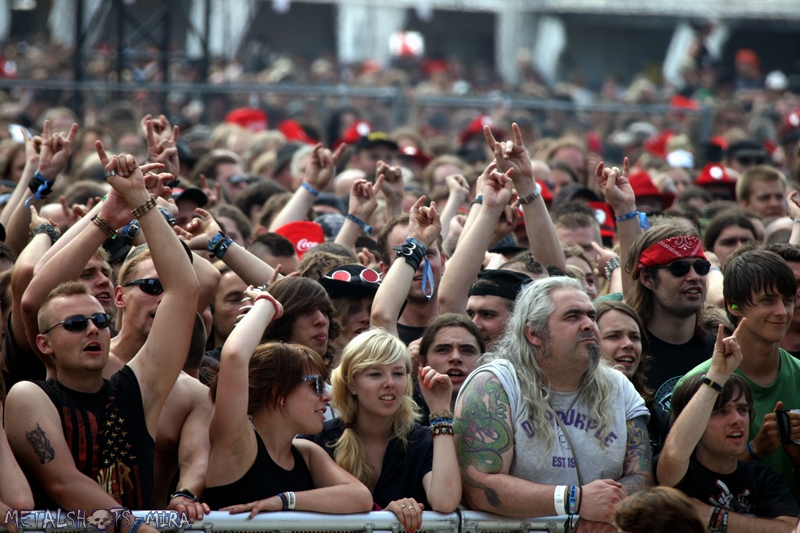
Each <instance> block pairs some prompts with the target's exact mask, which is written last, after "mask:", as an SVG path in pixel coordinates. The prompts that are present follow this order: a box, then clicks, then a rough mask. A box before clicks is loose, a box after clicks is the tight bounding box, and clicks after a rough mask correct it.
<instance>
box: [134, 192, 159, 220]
mask: <svg viewBox="0 0 800 533" xmlns="http://www.w3.org/2000/svg"><path fill="white" fill-rule="evenodd" d="M155 206H156V199H155V198H153V197H152V196H151V197H150V199H149V200H147V201H146V202H145V203H143V204H142V205H140V206H139V207H137V208H136V209H131V215H133V218H141V216H142V215H144V214H145V213H147V212H148V211H150V210H151V209H153V208H154V207H155Z"/></svg>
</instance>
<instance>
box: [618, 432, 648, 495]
mask: <svg viewBox="0 0 800 533" xmlns="http://www.w3.org/2000/svg"><path fill="white" fill-rule="evenodd" d="M626 426H627V429H628V442H627V449H626V451H625V464H624V465H623V469H622V476H623V477H622V479H620V480H619V482H620V483H622V484H623V486H624V487H625V491H626V492H627V493H628V494H629V495H630V494H633V493H634V492H636V491H638V490H641V489H644V488H646V487H649V486H651V485H652V484H653V453H652V451H651V450H650V436H649V435H648V433H647V422H646V419H645V417H644V416H637V417H636V418H634V419H632V420H628V421H627V423H626Z"/></svg>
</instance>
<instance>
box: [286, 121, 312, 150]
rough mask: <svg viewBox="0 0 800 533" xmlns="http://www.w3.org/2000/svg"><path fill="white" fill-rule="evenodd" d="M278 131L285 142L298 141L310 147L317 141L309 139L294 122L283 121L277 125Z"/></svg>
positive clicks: (304, 131)
mask: <svg viewBox="0 0 800 533" xmlns="http://www.w3.org/2000/svg"><path fill="white" fill-rule="evenodd" d="M278 131H280V132H281V133H283V136H284V137H286V140H287V141H300V142H303V143H306V144H310V145H312V146H314V145H316V144H317V141H316V140H314V139H312V138H311V137H309V136H308V134H307V133H306V130H304V129H303V127H302V126H301V125H300V124H299V123H298V122H297V121H296V120H292V119H287V120H284V121H283V122H281V123H280V124H279V125H278Z"/></svg>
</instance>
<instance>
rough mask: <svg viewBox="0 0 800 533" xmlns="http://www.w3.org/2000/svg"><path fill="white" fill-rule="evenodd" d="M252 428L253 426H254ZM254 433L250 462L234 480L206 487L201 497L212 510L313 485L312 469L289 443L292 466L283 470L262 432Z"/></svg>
mask: <svg viewBox="0 0 800 533" xmlns="http://www.w3.org/2000/svg"><path fill="white" fill-rule="evenodd" d="M254 431H255V430H254ZM255 433H256V441H257V442H258V453H257V454H256V460H255V462H254V463H253V466H251V467H250V469H249V470H248V471H247V472H246V473H245V475H243V476H242V477H241V478H239V479H238V480H237V481H234V482H233V483H230V484H228V485H221V486H219V487H206V490H205V492H204V493H203V501H204V502H205V503H207V504H208V506H209V507H211V509H212V510H218V509H221V508H223V507H228V506H229V505H239V504H242V503H250V502H255V501H258V500H264V499H266V498H271V497H272V496H275V495H277V494H280V493H281V492H302V491H304V490H311V489H313V488H314V481H313V480H312V478H311V472H309V470H308V465H306V461H305V459H303V456H302V455H301V454H300V452H299V451H298V449H297V448H295V447H294V446H292V456H293V457H294V468H293V469H291V470H284V469H283V468H281V467H280V466H278V465H276V464H275V461H273V460H272V457H270V456H269V452H268V451H267V447H266V446H264V441H262V440H261V436H260V435H259V434H258V431H256V432H255Z"/></svg>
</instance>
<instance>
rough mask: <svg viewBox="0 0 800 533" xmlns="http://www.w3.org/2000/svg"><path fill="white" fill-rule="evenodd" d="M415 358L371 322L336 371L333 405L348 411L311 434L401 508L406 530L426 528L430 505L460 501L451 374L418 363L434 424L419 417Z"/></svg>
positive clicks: (384, 502)
mask: <svg viewBox="0 0 800 533" xmlns="http://www.w3.org/2000/svg"><path fill="white" fill-rule="evenodd" d="M411 372H412V365H411V358H410V356H409V355H408V351H407V349H406V347H405V345H404V344H403V343H402V341H400V339H398V338H397V337H395V336H393V335H391V334H389V333H387V332H386V331H384V330H382V329H372V330H369V331H367V332H365V333H362V334H360V335H358V336H357V337H355V338H354V339H353V340H352V341H351V342H350V343H349V344H348V345H347V347H345V349H344V353H343V354H342V363H341V365H339V367H338V368H337V369H336V370H334V371H333V376H332V378H331V382H332V384H333V404H334V406H335V407H336V409H337V410H338V411H339V412H340V413H341V418H336V419H334V420H329V421H327V422H325V425H324V429H323V431H322V432H321V433H318V434H316V435H310V436H308V437H306V438H308V439H310V440H312V441H313V442H316V443H317V444H319V445H321V446H325V448H326V450H327V451H328V453H329V454H331V456H332V457H333V458H334V459H335V460H336V462H337V463H338V464H339V465H340V466H342V467H343V468H344V469H345V470H347V471H348V472H350V473H351V474H353V475H354V476H355V477H357V478H358V479H359V480H360V481H361V482H362V483H364V484H365V485H366V486H367V487H369V488H370V490H371V491H372V498H373V500H374V502H375V504H376V505H377V506H378V507H380V508H382V509H386V510H387V511H392V512H394V513H395V514H396V515H397V517H398V519H399V520H400V521H401V522H402V523H403V525H404V526H405V528H406V531H408V532H412V531H415V530H417V529H419V527H420V524H421V519H422V511H423V509H431V510H434V511H439V512H442V513H451V512H453V511H454V510H455V508H456V507H457V506H458V503H459V502H460V501H461V477H460V473H459V469H458V463H457V461H456V451H455V443H454V439H453V430H452V427H453V426H452V417H453V414H452V412H450V396H451V393H452V388H453V385H452V383H451V382H450V378H449V377H447V375H445V374H440V373H438V372H436V371H435V370H433V369H432V368H431V367H428V366H426V367H424V368H421V367H420V368H418V369H417V371H416V373H418V375H419V379H420V381H421V383H420V387H421V389H422V395H423V396H424V398H425V401H426V402H427V404H428V406H429V407H430V408H431V411H432V412H433V413H434V414H433V415H431V420H432V421H431V427H423V426H420V425H419V424H417V423H416V422H415V418H416V417H417V407H416V405H415V404H414V400H413V399H412V397H411V382H412V377H411Z"/></svg>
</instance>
